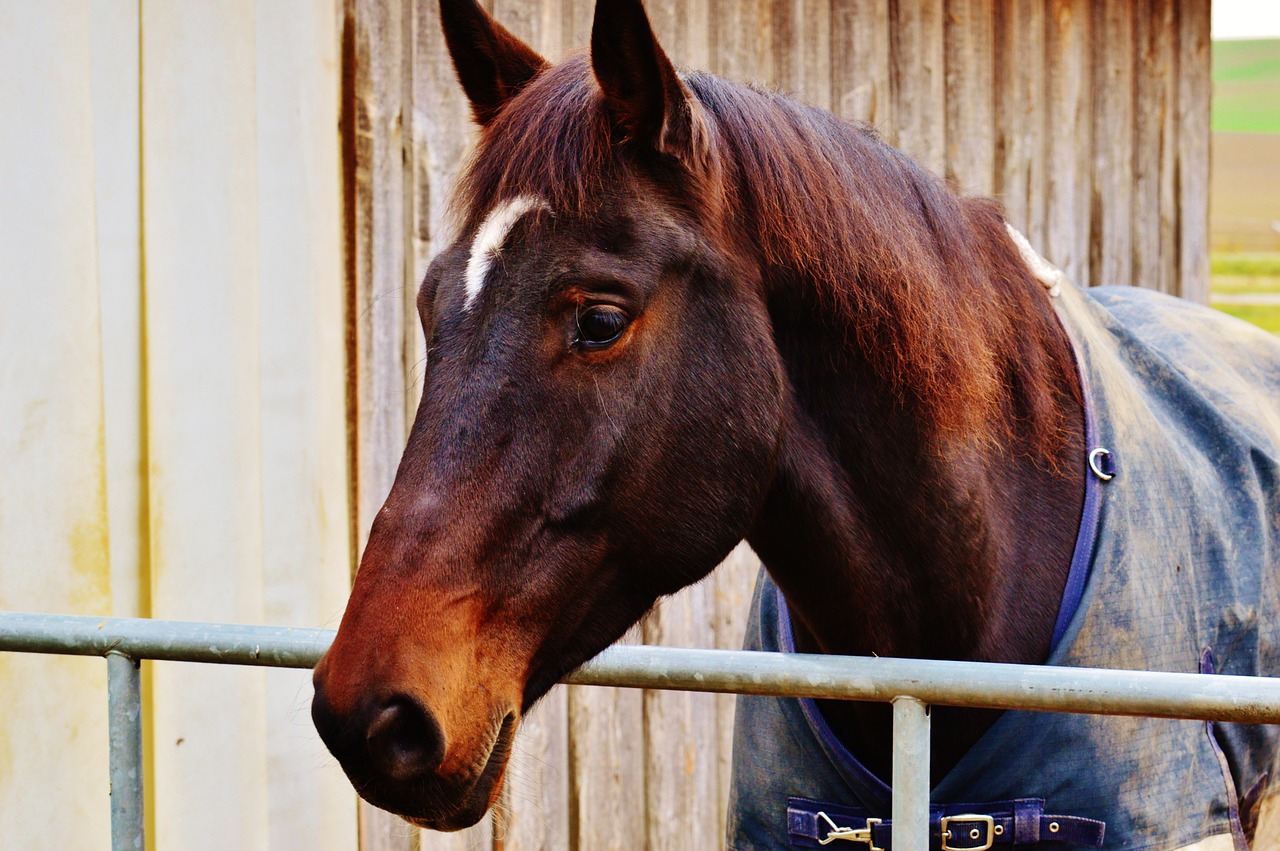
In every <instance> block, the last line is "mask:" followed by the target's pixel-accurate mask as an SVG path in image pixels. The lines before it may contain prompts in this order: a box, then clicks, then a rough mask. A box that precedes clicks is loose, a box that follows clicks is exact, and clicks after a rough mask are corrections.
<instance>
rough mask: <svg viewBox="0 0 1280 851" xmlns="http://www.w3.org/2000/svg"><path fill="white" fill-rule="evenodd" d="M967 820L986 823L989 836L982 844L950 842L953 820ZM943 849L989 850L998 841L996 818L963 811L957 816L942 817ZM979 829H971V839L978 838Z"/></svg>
mask: <svg viewBox="0 0 1280 851" xmlns="http://www.w3.org/2000/svg"><path fill="white" fill-rule="evenodd" d="M956 821H967V822H977V823H979V824H982V825H985V826H986V828H987V838H986V841H985V842H984V843H983V844H982V845H952V844H951V843H950V842H948V840H949V839H951V831H950V830H948V829H947V828H949V827H950V826H951V823H952V822H956ZM941 827H942V851H987V849H988V848H990V847H991V846H992V844H994V843H995V841H996V820H995V819H994V818H992V817H991V816H984V815H978V814H977V813H962V814H960V815H955V816H943V817H942V825H941ZM978 836H979V829H978V828H976V827H975V828H974V829H973V830H971V831H969V837H968V838H969V839H977V838H978Z"/></svg>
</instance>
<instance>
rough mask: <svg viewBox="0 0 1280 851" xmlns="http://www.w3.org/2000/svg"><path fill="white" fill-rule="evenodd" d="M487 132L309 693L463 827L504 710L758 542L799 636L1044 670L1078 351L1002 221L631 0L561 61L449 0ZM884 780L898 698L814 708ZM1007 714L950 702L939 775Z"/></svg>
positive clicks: (497, 742) (450, 33)
mask: <svg viewBox="0 0 1280 851" xmlns="http://www.w3.org/2000/svg"><path fill="white" fill-rule="evenodd" d="M441 8H442V16H443V21H444V28H445V35H446V38H447V41H448V45H449V50H450V52H451V54H452V57H453V61H454V64H455V67H456V69H457V72H458V76H459V78H460V80H461V83H462V86H463V88H464V89H465V91H466V94H467V96H468V97H469V99H470V101H471V104H472V107H473V111H474V115H475V118H476V121H477V122H478V123H479V124H480V125H481V127H482V132H481V136H480V140H479V143H478V147H477V150H476V151H475V154H474V157H473V159H472V160H471V161H470V163H469V165H468V167H467V169H466V171H465V174H464V175H463V177H462V179H461V182H460V188H459V193H458V197H457V209H458V212H459V217H460V224H461V227H460V233H461V237H460V239H459V240H458V241H457V242H456V243H455V244H454V245H453V246H452V247H450V248H449V249H448V250H446V251H445V252H443V253H442V254H441V255H440V256H439V257H437V258H436V259H435V261H434V262H433V263H432V265H431V267H430V270H429V271H428V272H427V275H426V279H425V281H424V282H423V284H422V289H421V292H420V294H419V297H418V309H419V312H420V314H421V320H422V326H423V329H424V331H425V333H426V339H427V340H428V355H429V359H428V362H427V366H426V372H425V386H424V390H423V396H422V402H421V406H420V407H419V409H418V414H417V419H416V421H415V423H414V426H413V429H412V433H411V435H410V437H409V441H408V446H407V448H406V450H405V453H404V457H403V460H402V461H401V464H400V469H399V472H398V474H397V476H396V481H395V485H394V487H393V489H392V491H391V494H390V496H389V497H388V499H387V502H386V505H385V506H384V508H383V509H382V511H381V512H380V513H379V514H378V516H377V518H376V520H375V521H374V524H373V529H372V532H371V534H370V538H369V544H368V547H367V549H366V550H365V552H364V555H363V558H362V561H361V566H360V571H359V574H358V576H357V577H356V582H355V587H354V589H353V591H352V594H351V600H350V603H349V605H348V607H347V610H346V614H345V616H344V617H343V620H342V625H341V628H340V629H339V631H338V635H337V638H336V640H335V642H334V644H333V647H332V649H331V650H330V651H329V652H328V654H327V655H326V656H325V658H324V659H323V660H322V661H321V663H320V664H319V665H318V666H317V668H316V672H315V688H316V697H315V702H314V707H313V715H314V718H315V722H316V725H317V727H318V729H319V730H320V732H321V734H322V735H323V737H324V739H325V741H326V743H327V744H328V746H329V747H330V748H331V749H332V751H333V753H334V754H335V755H336V756H337V757H338V759H339V760H340V761H341V763H342V765H343V767H344V769H345V770H346V771H347V773H348V774H349V775H350V777H351V780H352V782H353V783H354V784H355V786H356V788H357V790H358V791H359V792H360V794H361V795H363V796H364V797H366V798H367V799H369V800H370V801H372V802H373V803H375V804H377V805H378V806H380V807H384V808H386V809H389V810H391V811H393V812H396V813H399V814H401V815H403V816H404V817H405V818H407V819H409V820H410V821H412V822H413V823H415V824H418V825H421V826H427V827H432V828H438V829H457V828H461V827H464V826H467V825H470V824H472V823H474V822H476V821H477V820H478V819H479V818H481V816H482V815H483V814H484V812H485V811H486V810H487V809H488V807H489V806H490V805H491V804H492V803H493V802H494V800H495V798H496V796H497V794H498V790H499V788H500V786H501V782H502V778H503V771H504V768H505V765H506V762H507V758H508V755H509V753H510V748H511V742H512V737H513V736H514V735H515V731H516V728H517V726H518V723H519V719H520V717H521V714H522V713H523V712H525V711H527V710H528V709H529V707H530V706H532V705H533V704H534V703H535V702H536V701H537V700H538V699H539V698H540V697H542V696H543V695H544V694H545V693H546V692H547V690H548V689H550V688H551V687H552V685H554V684H555V683H556V682H557V680H559V679H560V678H561V677H562V676H563V675H564V674H565V673H566V672H568V671H570V670H572V669H573V668H575V667H576V666H578V665H580V664H581V663H582V662H583V661H585V660H587V659H589V658H590V657H591V656H593V655H594V654H596V653H598V652H599V651H600V650H601V649H603V648H604V647H606V646H607V645H609V644H610V643H611V642H613V641H614V640H616V639H617V638H618V637H620V636H621V635H622V634H623V633H624V632H625V631H626V630H627V628H628V627H630V626H631V625H632V624H634V623H635V622H636V621H637V620H638V619H639V618H640V617H641V616H643V615H644V613H645V612H646V611H647V610H648V609H649V608H650V607H651V606H652V605H653V604H654V602H655V601H656V600H657V599H658V598H659V597H661V596H663V595H665V594H670V593H672V592H674V591H676V590H677V589H679V588H681V587H683V586H686V585H689V584H690V583H693V582H696V581H698V580H699V579H701V578H703V577H704V576H705V575H706V574H707V573H708V572H709V571H711V569H712V568H713V567H714V566H715V565H716V564H717V563H718V562H719V561H720V560H721V559H722V558H724V556H725V555H726V554H727V553H728V552H729V551H730V549H731V548H732V547H733V546H734V545H735V544H736V543H737V542H738V541H739V540H741V539H743V538H745V539H747V540H748V541H749V542H750V544H751V546H752V547H753V548H754V549H755V551H756V552H757V553H758V554H759V555H760V557H761V558H762V560H763V561H764V563H765V565H766V566H767V569H768V571H769V574H770V575H771V577H772V578H773V579H774V581H776V583H777V584H778V586H779V587H780V588H781V589H782V591H783V592H784V594H785V597H786V600H787V602H788V604H789V608H790V612H791V615H792V618H793V621H794V626H795V631H796V641H797V645H798V647H799V648H800V649H801V650H805V651H810V652H819V653H836V654H868V655H869V654H873V653H874V654H879V655H882V656H905V657H922V658H931V659H965V660H986V661H998V662H1021V663H1041V662H1043V661H1044V660H1045V659H1046V657H1047V655H1048V653H1049V648H1050V641H1051V635H1052V633H1053V630H1054V623H1055V617H1056V615H1057V612H1058V605H1059V602H1060V600H1061V598H1062V594H1063V588H1064V585H1065V583H1066V579H1067V573H1068V565H1069V563H1070V561H1071V556H1072V551H1073V547H1074V544H1075V539H1076V534H1077V529H1078V526H1079V522H1080V517H1081V508H1082V502H1083V493H1084V479H1083V476H1084V471H1083V468H1082V465H1081V464H1080V463H1078V462H1077V460H1076V459H1079V458H1081V457H1083V453H1084V450H1085V444H1084V420H1083V413H1082V401H1081V387H1080V380H1079V378H1078V376H1077V372H1076V368H1075V363H1074V360H1073V355H1072V348H1071V344H1070V342H1069V341H1068V338H1067V336H1066V334H1065V332H1064V330H1063V329H1062V327H1061V326H1060V324H1059V322H1058V321H1057V319H1056V318H1055V314H1054V311H1053V309H1052V307H1051V306H1050V303H1049V299H1048V298H1047V297H1046V295H1045V291H1044V288H1043V287H1042V286H1041V284H1040V283H1039V282H1038V281H1037V280H1036V279H1035V277H1034V276H1033V275H1032V273H1031V271H1030V270H1029V269H1028V267H1027V265H1026V263H1024V262H1023V260H1022V259H1021V257H1020V254H1019V252H1018V249H1017V248H1016V246H1015V245H1014V244H1013V242H1012V241H1011V239H1010V237H1009V235H1008V233H1007V232H1006V226H1005V223H1004V221H1003V218H1002V215H1001V212H1000V210H999V209H998V208H997V206H996V205H995V204H994V203H992V202H990V201H987V200H981V199H968V198H960V197H957V195H956V194H955V193H953V192H952V191H951V190H950V189H949V188H948V187H947V186H946V185H944V183H943V182H942V181H941V180H939V179H938V178H937V177H935V176H933V175H932V174H930V173H928V172H927V171H925V170H923V169H922V168H920V167H919V166H917V165H916V164H914V163H913V162H912V161H911V160H910V159H908V158H907V157H905V156H904V155H902V154H901V153H899V152H897V151H895V150H894V149H892V148H890V147H889V146H887V145H886V144H884V143H883V142H882V141H881V140H880V139H879V138H877V136H876V134H875V133H874V131H872V130H871V129H869V128H867V127H863V126H858V125H854V124H850V123H847V122H844V121H841V120H839V119H837V118H835V117H833V116H831V115H830V114H828V113H825V112H822V111H820V110H817V109H812V108H810V107H807V106H804V105H802V104H800V103H797V102H795V101H792V100H789V99H787V98H785V97H783V96H781V95H777V94H773V93H770V92H765V91H760V90H757V89H754V88H749V87H746V86H742V85H738V84H735V83H731V82H727V81H725V80H721V79H717V78H715V77H712V76H708V75H704V74H697V73H677V72H676V71H675V70H674V69H673V67H672V64H671V62H670V61H669V59H668V58H667V56H666V55H665V54H664V53H663V51H662V49H661V48H660V47H659V45H658V43H657V41H656V40H655V38H654V36H653V33H652V30H651V28H650V26H649V23H648V20H647V19H646V17H645V14H644V11H643V9H642V8H641V5H640V3H639V0H601V2H600V3H599V5H598V7H597V10H596V18H595V23H594V29H593V32H592V49H591V52H590V55H586V54H583V55H577V56H574V57H572V58H570V59H568V60H567V61H565V62H564V63H562V64H559V65H556V66H551V65H549V64H548V63H547V62H546V61H545V60H544V59H542V58H541V57H540V56H539V55H538V54H537V53H535V52H534V51H533V50H532V49H530V48H529V47H527V46H526V45H524V44H522V43H521V42H520V41H519V40H518V39H516V38H515V37H514V36H512V35H511V34H510V33H509V32H508V31H506V30H505V29H503V28H502V27H501V26H500V25H499V24H497V23H495V22H494V21H493V20H492V19H491V18H490V17H489V16H488V15H487V14H486V13H485V12H484V11H483V10H482V9H481V8H480V6H479V5H478V4H477V3H475V2H474V0H442V2H441ZM822 711H823V713H824V715H825V717H826V719H827V721H828V722H829V724H830V725H831V727H832V728H833V729H834V730H835V732H836V734H837V735H838V736H839V737H840V739H841V740H842V741H843V742H845V743H846V744H849V745H850V746H851V747H852V746H855V745H856V747H857V751H858V753H859V755H860V757H861V759H862V760H863V762H864V764H865V765H866V766H867V767H868V768H870V769H871V770H872V771H873V772H875V773H876V774H878V775H880V776H881V777H887V776H888V773H889V763H890V753H889V747H890V745H889V742H890V736H889V714H888V709H887V707H883V706H880V705H866V704H838V703H831V704H827V705H823V707H822ZM994 718H995V714H994V713H988V712H986V711H977V710H959V709H957V710H946V709H940V710H938V711H937V712H936V714H935V717H934V723H933V730H934V749H935V750H934V754H935V759H934V764H933V771H934V776H935V778H936V777H940V776H942V774H944V773H945V772H946V771H947V770H948V768H949V767H951V766H952V765H953V764H954V763H956V761H957V760H958V759H959V758H960V757H961V756H962V755H963V754H964V753H965V752H966V750H967V749H969V748H970V746H971V745H972V744H973V743H974V742H975V741H976V740H977V739H978V738H979V737H980V736H981V735H982V733H983V732H984V731H985V730H986V729H987V728H988V727H989V726H990V725H991V723H992V721H993V719H994Z"/></svg>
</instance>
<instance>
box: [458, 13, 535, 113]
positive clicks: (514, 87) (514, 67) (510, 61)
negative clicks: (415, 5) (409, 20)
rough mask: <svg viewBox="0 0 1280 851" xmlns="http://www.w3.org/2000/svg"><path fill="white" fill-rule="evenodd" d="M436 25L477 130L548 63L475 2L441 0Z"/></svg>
mask: <svg viewBox="0 0 1280 851" xmlns="http://www.w3.org/2000/svg"><path fill="white" fill-rule="evenodd" d="M440 23H441V25H442V26H443V28H444V40H445V43H446V44H447V45H448V46H449V56H450V58H452V59H453V68H454V70H455V71H457V72H458V81H459V82H460V83H462V89H463V91H465V92H466V93H467V98H468V99H469V100H470V101H471V112H472V114H473V115H474V116H475V118H476V123H478V124H480V125H481V126H484V125H486V124H488V123H489V122H490V121H492V120H493V119H494V117H495V116H497V114H498V113H499V112H501V111H502V107H503V106H505V105H506V103H507V101H509V100H510V99H511V98H513V97H515V95H516V94H517V93H518V92H519V91H520V90H521V89H522V88H524V86H525V85H526V84H527V83H528V82H529V81H530V80H532V79H533V78H534V77H536V76H537V75H538V72H539V71H541V70H542V69H543V68H546V67H547V60H545V59H543V58H542V57H541V56H539V55H538V53H537V51H535V50H534V49H533V48H532V47H530V46H529V45H527V44H525V43H524V42H523V41H521V40H520V39H518V38H516V37H515V36H514V35H512V34H511V32H510V31H509V30H507V28H506V27H504V26H502V24H500V23H498V22H497V21H495V20H494V19H493V18H491V17H489V13H488V12H486V11H485V10H484V9H483V8H482V7H481V6H480V4H479V3H478V2H476V0H440Z"/></svg>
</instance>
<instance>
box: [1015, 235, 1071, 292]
mask: <svg viewBox="0 0 1280 851" xmlns="http://www.w3.org/2000/svg"><path fill="white" fill-rule="evenodd" d="M1004 226H1005V227H1006V228H1008V230H1009V237H1010V239H1012V240H1013V244H1014V245H1016V246H1018V253H1019V254H1021V255H1022V262H1023V263H1026V264H1027V267H1028V268H1029V269H1030V270H1031V274H1033V275H1035V277H1036V280H1037V281H1039V282H1040V283H1042V284H1044V288H1045V289H1046V290H1048V291H1049V295H1050V296H1052V297H1053V298H1057V297H1058V295H1059V294H1060V293H1061V292H1062V282H1063V281H1065V280H1066V279H1067V276H1066V275H1065V274H1064V273H1063V272H1062V270H1061V269H1059V268H1058V267H1057V266H1054V265H1053V264H1052V263H1050V262H1049V261H1048V260H1045V259H1044V258H1043V257H1041V256H1040V253H1039V252H1038V251H1036V250H1035V249H1034V248H1032V247H1031V243H1030V242H1028V241H1027V238H1026V237H1025V236H1023V235H1022V232H1021V231H1019V230H1018V229H1017V228H1015V227H1014V226H1013V225H1011V224H1009V223H1008V222H1005V224H1004Z"/></svg>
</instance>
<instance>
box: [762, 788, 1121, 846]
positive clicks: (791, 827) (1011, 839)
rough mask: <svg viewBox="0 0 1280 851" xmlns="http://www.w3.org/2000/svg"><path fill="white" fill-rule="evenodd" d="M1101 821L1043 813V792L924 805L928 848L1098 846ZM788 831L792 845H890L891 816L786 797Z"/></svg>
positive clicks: (1101, 833)
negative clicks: (1039, 795) (1031, 795)
mask: <svg viewBox="0 0 1280 851" xmlns="http://www.w3.org/2000/svg"><path fill="white" fill-rule="evenodd" d="M1106 827H1107V826H1106V822H1102V821H1097V820H1096V819H1089V818H1084V817H1082V816H1069V815H1053V814H1049V813H1046V812H1045V811H1044V799H1043V798H1017V799H1015V800H1012V801H992V802H989V803H983V804H946V805H934V806H931V807H929V848H930V849H931V851H978V849H984V848H993V847H997V846H1013V847H1017V846H1026V845H1034V844H1036V843H1038V842H1064V843H1072V844H1075V845H1090V846H1093V847H1095V848H1097V847H1101V846H1102V838H1103V835H1104V834H1105V832H1106ZM787 832H788V833H789V834H790V837H791V845H792V847H794V848H821V847H828V846H829V847H832V848H834V849H842V848H853V849H857V848H858V847H859V846H861V848H863V849H865V851H871V850H872V849H885V851H890V849H892V848H893V822H892V820H891V819H887V818H886V819H877V818H875V817H874V816H872V814H871V812H870V811H868V810H865V809H862V808H860V807H847V806H843V805H841V804H831V803H826V802H823V801H812V800H809V799H807V798H788V799H787ZM944 833H945V834H946V835H945V836H944V835H943V834H944Z"/></svg>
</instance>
